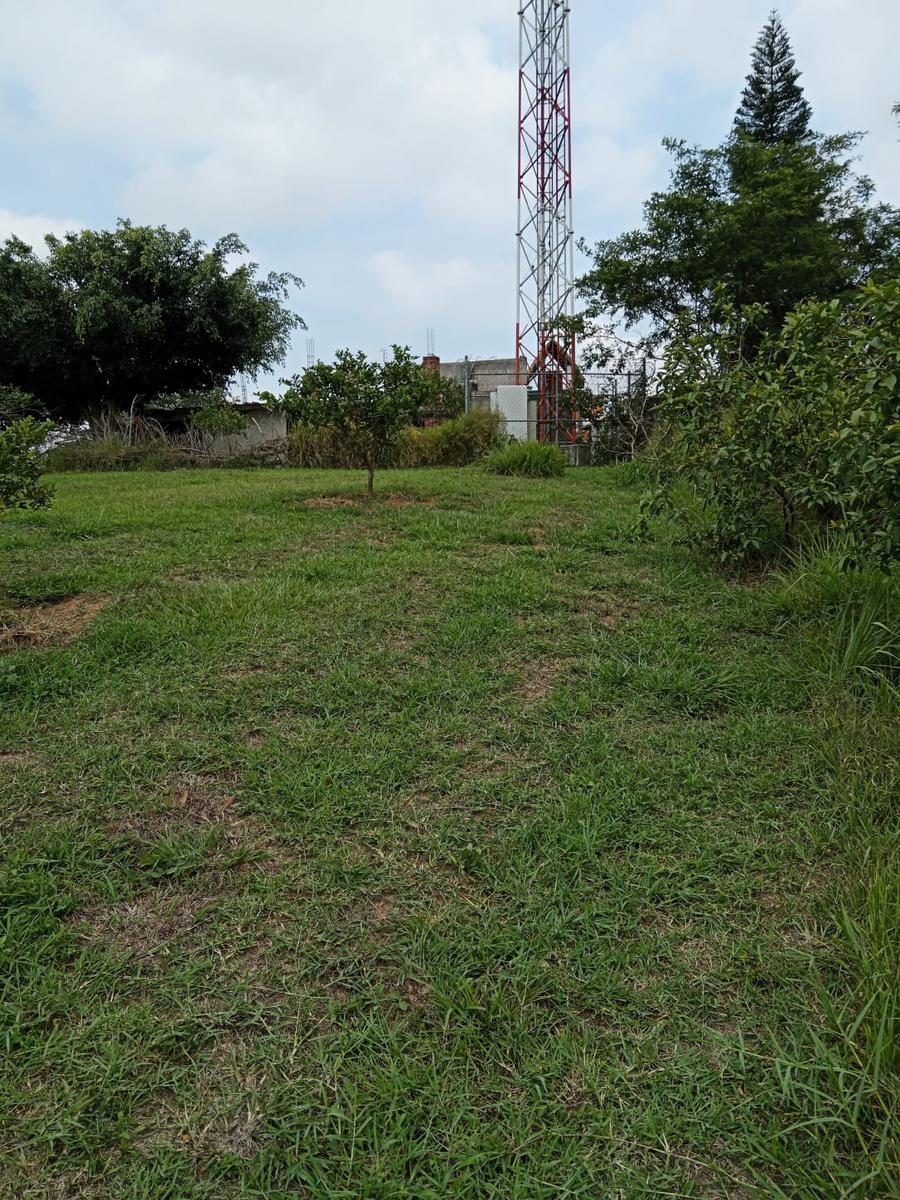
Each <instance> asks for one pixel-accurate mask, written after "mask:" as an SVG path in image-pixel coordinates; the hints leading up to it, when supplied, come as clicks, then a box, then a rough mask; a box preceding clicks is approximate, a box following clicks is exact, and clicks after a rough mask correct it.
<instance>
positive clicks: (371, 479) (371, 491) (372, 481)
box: [366, 459, 375, 496]
mask: <svg viewBox="0 0 900 1200" xmlns="http://www.w3.org/2000/svg"><path fill="white" fill-rule="evenodd" d="M366 466H367V467H368V470H369V484H368V487H367V489H366V490H367V491H368V493H369V495H370V496H372V495H374V494H375V463H374V462H373V461H372V459H369V461H368V462H367V463H366Z"/></svg>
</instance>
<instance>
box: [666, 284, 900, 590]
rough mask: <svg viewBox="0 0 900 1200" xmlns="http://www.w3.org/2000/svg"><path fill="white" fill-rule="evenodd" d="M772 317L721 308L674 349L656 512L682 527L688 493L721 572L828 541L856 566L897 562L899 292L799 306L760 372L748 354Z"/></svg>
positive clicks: (895, 287) (765, 346)
mask: <svg viewBox="0 0 900 1200" xmlns="http://www.w3.org/2000/svg"><path fill="white" fill-rule="evenodd" d="M764 315H765V314H764V312H763V310H762V309H761V308H759V307H752V308H746V309H743V310H740V311H738V310H736V309H734V308H731V307H729V306H727V305H722V306H721V310H720V313H719V324H718V325H717V326H716V327H715V328H710V329H708V330H706V331H705V332H703V333H701V334H697V333H693V332H691V331H690V330H688V329H684V330H683V331H682V332H681V334H679V336H677V337H676V338H675V339H674V341H673V342H672V344H671V346H670V348H669V351H668V356H667V366H666V371H665V375H664V379H663V392H664V396H665V398H664V400H663V402H662V404H661V406H660V417H661V420H662V421H663V422H664V423H665V436H664V437H663V438H662V439H660V443H659V446H660V454H659V458H658V463H659V466H660V479H659V484H660V487H659V490H658V491H657V493H656V495H655V497H654V498H653V501H652V503H651V505H650V509H651V511H654V510H656V509H658V508H660V507H668V508H669V509H671V510H673V511H675V512H676V515H681V516H684V513H685V510H684V509H681V510H680V511H679V509H680V505H679V501H678V484H679V483H680V482H682V481H684V482H686V483H687V484H688V486H689V488H690V491H691V493H692V495H691V500H692V501H694V502H695V506H698V507H699V511H700V513H701V514H702V515H703V517H704V518H705V519H704V520H703V521H702V522H701V523H700V525H699V527H698V526H697V525H696V523H694V522H691V521H690V520H689V521H688V524H689V525H691V524H693V525H694V529H693V532H694V535H695V536H696V537H698V538H699V539H700V540H703V541H704V542H706V543H708V544H709V545H711V546H712V547H713V548H714V550H715V551H716V552H717V554H718V555H719V557H720V558H721V559H723V560H726V561H727V560H741V559H748V558H751V557H754V556H760V555H766V554H771V553H772V552H774V551H775V550H777V549H778V548H779V547H781V546H784V545H787V546H792V545H795V544H796V543H797V540H798V538H799V537H800V535H801V534H803V533H804V532H805V531H807V530H809V529H810V528H819V529H822V530H826V531H828V532H830V533H834V534H836V535H839V536H840V537H841V538H842V541H843V545H844V546H845V547H846V559H845V562H844V564H843V565H845V566H852V565H855V564H863V563H879V564H882V565H883V564H886V563H888V562H890V561H892V560H893V559H895V558H896V556H897V551H898V546H900V506H898V495H900V417H898V401H900V387H898V379H900V280H898V279H894V280H890V281H887V282H882V283H877V284H876V283H869V284H868V285H867V286H866V287H865V288H863V289H862V290H861V292H859V293H858V294H857V295H856V296H855V297H854V298H853V299H852V300H850V301H849V302H843V303H842V302H840V301H837V300H833V301H828V302H821V301H809V302H807V303H805V304H802V305H800V307H798V308H797V309H795V310H794V312H792V313H791V314H790V315H789V316H788V318H787V320H786V321H785V324H784V327H783V329H782V330H781V331H780V332H778V333H776V334H768V335H766V336H763V337H762V340H761V343H760V349H759V351H758V353H757V354H756V355H755V356H754V357H753V358H752V360H751V359H749V358H748V357H746V356H745V354H744V348H745V347H746V346H747V345H748V344H749V345H752V344H754V343H755V342H757V340H758V339H759V337H760V330H761V329H762V328H763V321H764ZM688 507H690V506H688Z"/></svg>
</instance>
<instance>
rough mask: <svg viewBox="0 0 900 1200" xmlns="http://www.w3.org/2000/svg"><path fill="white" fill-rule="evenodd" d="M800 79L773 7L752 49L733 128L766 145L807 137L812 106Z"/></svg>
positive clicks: (788, 41) (785, 34)
mask: <svg viewBox="0 0 900 1200" xmlns="http://www.w3.org/2000/svg"><path fill="white" fill-rule="evenodd" d="M799 79H800V72H799V71H798V70H797V64H796V62H795V61H794V53H793V51H792V49H791V43H790V39H789V38H788V35H787V30H786V29H785V27H784V25H783V24H782V23H781V18H780V17H779V15H778V13H777V12H774V11H773V12H772V13H771V15H770V17H769V20H768V22H767V24H766V26H765V28H764V29H763V31H762V33H761V34H760V35H759V40H758V41H757V43H756V46H755V48H754V51H753V66H752V68H751V70H750V74H749V75H748V76H747V84H746V86H745V88H744V93H743V96H742V97H741V106H740V108H739V109H738V112H737V116H736V118H735V122H734V127H735V131H736V132H738V133H743V134H746V135H747V136H748V137H752V138H755V140H756V141H758V142H765V143H766V144H767V145H769V146H772V145H775V144H776V143H777V142H802V141H803V140H804V138H807V137H809V133H810V128H809V123H810V121H811V119H812V109H811V108H810V106H809V103H808V101H807V99H806V97H805V96H804V95H803V88H802V87H801V86H800V84H799V82H798V81H799Z"/></svg>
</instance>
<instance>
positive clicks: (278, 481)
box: [0, 470, 883, 1200]
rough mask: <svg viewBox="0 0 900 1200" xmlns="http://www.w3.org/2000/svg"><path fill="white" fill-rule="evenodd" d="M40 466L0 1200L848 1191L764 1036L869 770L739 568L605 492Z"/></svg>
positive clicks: (838, 871) (16, 606)
mask: <svg viewBox="0 0 900 1200" xmlns="http://www.w3.org/2000/svg"><path fill="white" fill-rule="evenodd" d="M54 482H55V487H56V501H55V504H54V506H53V508H52V509H51V510H50V511H49V512H47V513H42V514H33V513H23V514H15V515H12V516H7V517H4V518H2V520H0V555H2V560H0V561H2V564H3V565H2V575H0V650H2V653H0V702H2V710H0V713H2V716H0V800H2V805H3V831H2V836H3V858H4V865H3V868H2V885H0V886H2V903H3V924H2V929H0V937H2V939H3V940H2V946H0V967H2V970H3V975H4V991H3V1007H2V1013H0V1016H2V1041H0V1046H2V1068H0V1108H2V1112H0V1126H2V1133H0V1196H3V1197H4V1198H5V1197H16V1198H19V1197H22V1198H23V1200H26V1198H27V1200H35V1198H38V1197H41V1198H44V1197H47V1198H48V1200H49V1198H54V1200H76V1198H78V1200H80V1198H86V1200H92V1198H98V1197H103V1198H109V1200H113V1198H114V1200H126V1198H127V1200H138V1198H140V1200H170V1198H171V1200H182V1198H184V1200H187V1198H191V1200H193V1198H195V1197H196V1198H199V1197H203V1198H210V1200H212V1198H215V1200H220V1198H222V1200H231V1198H235V1200H236V1198H238V1197H241V1198H244V1197H254V1198H262V1197H265V1198H266V1200H282V1198H283V1200H286V1198H287V1197H292V1198H293V1197H296V1198H301V1197H303V1198H306V1197H309V1198H316V1200H319V1198H322V1200H326V1198H327V1200H338V1198H341V1200H359V1198H366V1200H368V1198H371V1200H375V1198H377V1200H389V1198H390V1200H401V1198H403V1200H405V1198H416V1200H425V1198H429V1200H431V1198H433V1200H438V1198H444V1197H459V1198H468V1197H472V1198H476V1197H477V1198H482V1197H495V1198H497V1200H542V1198H544V1197H546V1198H548V1200H550V1198H558V1197H585V1198H590V1200H595V1198H597V1200H606V1198H609V1200H617V1198H618V1200H631V1198H632V1197H645V1196H646V1197H663V1196H689V1197H737V1198H741V1197H752V1196H757V1195H766V1196H768V1195H784V1196H790V1197H794V1196H815V1197H819V1196H823V1197H827V1196H831V1195H834V1196H837V1195H838V1194H839V1193H838V1192H837V1191H835V1192H833V1193H832V1192H828V1191H826V1190H824V1185H821V1180H822V1179H825V1178H826V1177H827V1169H826V1168H827V1164H825V1163H824V1160H823V1152H822V1150H821V1147H820V1145H819V1143H818V1136H817V1133H816V1130H815V1129H814V1128H813V1129H807V1128H805V1127H799V1128H797V1129H796V1130H793V1131H792V1132H791V1133H790V1134H789V1135H787V1136H783V1137H779V1134H784V1131H785V1130H788V1129H790V1127H791V1126H792V1124H793V1123H794V1122H795V1120H797V1114H796V1113H795V1112H794V1111H793V1110H792V1109H791V1108H790V1106H789V1105H788V1103H787V1099H786V1097H787V1095H788V1092H789V1088H787V1087H785V1086H783V1082H784V1081H783V1078H781V1077H780V1076H779V1070H778V1066H777V1064H775V1063H774V1062H773V1061H772V1054H773V1051H772V1046H773V1044H774V1042H776V1041H781V1042H782V1043H786V1042H789V1041H790V1039H791V1038H792V1037H794V1036H795V1035H796V1037H798V1038H799V1039H801V1041H802V1039H803V1037H804V1036H805V1031H806V1030H807V1029H808V1027H810V1026H811V1025H816V1024H818V1023H819V1021H820V1013H819V1012H818V1007H817V1001H816V999H815V994H814V989H813V984H812V980H813V976H814V973H815V971H816V970H821V971H824V972H825V973H826V974H827V972H828V970H829V969H830V967H829V963H830V958H831V955H832V951H831V943H832V939H833V937H834V922H835V920H836V917H835V905H836V903H837V902H836V900H835V897H836V896H838V895H839V894H840V889H841V888H842V887H843V884H844V879H843V876H844V875H845V873H846V871H847V870H848V869H849V868H848V866H847V864H846V862H845V860H844V858H843V857H842V856H843V854H844V838H843V835H842V831H843V828H844V824H843V823H844V814H845V810H846V806H847V793H846V786H845V785H846V780H847V777H848V776H847V771H856V772H857V773H858V776H859V777H860V778H864V779H865V780H871V778H872V777H874V776H875V775H877V773H878V772H879V771H880V770H882V769H883V768H882V766H881V765H880V764H879V763H878V761H877V758H873V757H872V756H870V755H867V752H866V751H865V750H864V747H865V745H866V742H865V736H867V735H866V734H865V730H864V729H862V728H861V727H862V726H864V725H865V721H864V720H863V719H862V718H853V719H850V718H849V717H848V714H847V712H846V711H842V710H841V708H840V706H837V705H835V704H832V703H830V702H829V701H828V699H827V696H825V695H824V693H823V694H822V695H819V694H818V693H817V691H816V688H815V685H814V684H811V682H810V680H811V678H812V676H810V674H809V670H808V667H809V662H808V659H809V655H808V646H805V645H804V644H803V642H802V640H801V639H800V637H799V635H798V634H797V632H796V631H795V630H794V628H793V627H792V626H791V625H786V624H785V623H784V622H781V621H779V619H778V616H777V612H776V611H775V610H774V609H773V606H772V604H771V601H770V599H769V598H768V596H767V590H766V587H765V586H760V581H759V580H752V579H745V580H743V581H741V580H735V579H728V578H726V577H725V576H724V575H723V574H720V573H717V572H715V571H713V570H712V569H708V568H707V567H705V566H703V565H702V564H701V563H700V562H699V561H698V560H697V559H696V558H692V557H691V556H690V554H689V553H688V551H687V550H683V549H680V548H678V547H674V546H673V545H672V544H671V542H670V540H669V539H668V538H667V537H665V536H663V534H664V533H665V531H657V532H658V538H657V540H656V541H652V540H651V541H645V540H641V539H639V538H638V537H637V536H636V534H635V532H634V527H635V522H636V519H637V515H638V507H637V506H638V494H639V492H638V489H637V488H635V487H630V486H628V485H627V484H626V483H625V482H624V481H623V477H622V474H621V472H616V471H614V470H610V471H599V470H598V471H595V470H584V471H572V472H569V473H568V474H567V475H566V477H565V478H564V479H563V480H561V481H558V482H545V481H524V480H522V481H519V480H503V479H497V478H492V477H490V476H487V475H485V474H483V473H482V472H480V471H478V470H458V471H417V472H409V473H405V474H404V473H385V474H383V475H381V476H380V477H379V479H378V481H377V485H378V487H379V488H380V489H381V494H380V496H378V497H377V498H376V500H375V501H374V502H373V503H368V502H367V501H366V500H365V499H364V497H363V496H362V494H361V488H362V486H363V481H362V479H361V477H360V476H359V475H358V474H356V475H354V474H343V473H338V472H287V471H284V472H275V471H273V472H255V473H254V472H241V471H234V472H215V471H209V472H184V473H170V474H144V473H139V474H133V475H116V476H113V475H110V476H100V475H94V476H87V475H81V476H63V477H58V478H56V479H55V481H54ZM854 739H856V740H854ZM848 764H849V765H848ZM860 773H861V774H860ZM783 1099H784V1103H782V1100H783ZM816 1181H819V1182H818V1183H817V1182H816ZM817 1186H819V1187H820V1190H815V1188H816V1187H817ZM804 1189H805V1190H804ZM859 1194H860V1195H864V1194H865V1192H864V1191H861V1192H860V1193H859Z"/></svg>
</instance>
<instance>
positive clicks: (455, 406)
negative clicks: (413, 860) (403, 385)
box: [419, 370, 466, 421]
mask: <svg viewBox="0 0 900 1200" xmlns="http://www.w3.org/2000/svg"><path fill="white" fill-rule="evenodd" d="M421 386H422V403H421V405H420V408H419V420H432V421H453V420H456V418H457V417H461V416H462V415H463V412H464V410H465V407H466V389H465V388H464V387H463V386H462V385H461V384H459V383H457V382H456V381H455V380H454V379H447V378H445V377H444V376H443V375H441V374H440V373H439V372H437V371H425V370H422V381H421Z"/></svg>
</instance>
